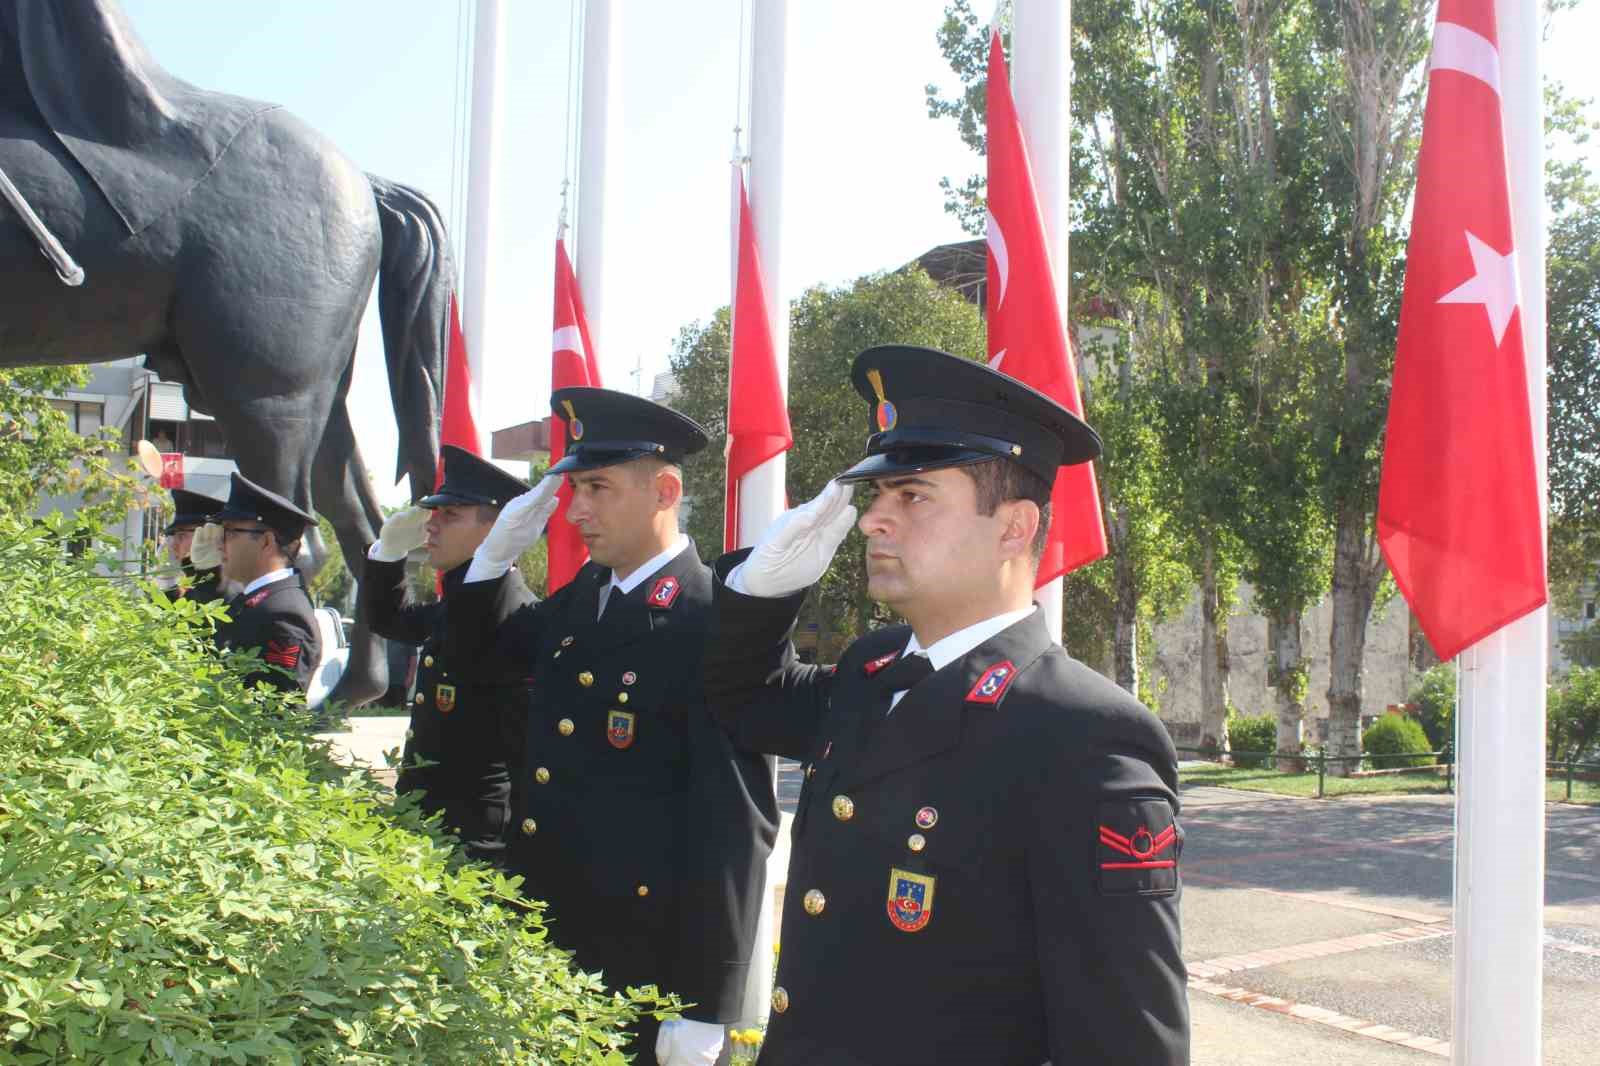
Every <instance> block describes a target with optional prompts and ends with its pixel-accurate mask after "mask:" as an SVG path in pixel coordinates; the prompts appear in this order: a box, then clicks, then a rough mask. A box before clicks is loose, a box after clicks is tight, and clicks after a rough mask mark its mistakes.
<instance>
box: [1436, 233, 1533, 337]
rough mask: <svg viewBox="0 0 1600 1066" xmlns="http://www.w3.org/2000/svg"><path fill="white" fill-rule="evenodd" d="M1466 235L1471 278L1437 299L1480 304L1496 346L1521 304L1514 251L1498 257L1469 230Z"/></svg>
mask: <svg viewBox="0 0 1600 1066" xmlns="http://www.w3.org/2000/svg"><path fill="white" fill-rule="evenodd" d="M1466 233H1467V248H1468V249H1470V250H1471V252H1472V269H1473V272H1474V273H1473V276H1472V277H1470V278H1468V279H1467V280H1466V281H1464V282H1462V283H1461V284H1460V285H1458V286H1456V287H1455V288H1454V289H1451V290H1450V291H1449V292H1447V293H1445V294H1444V295H1443V296H1441V297H1439V302H1440V303H1442V304H1482V305H1483V309H1484V310H1485V311H1487V312H1488V314H1489V325H1490V327H1491V328H1493V329H1494V343H1495V346H1496V347H1499V345H1500V340H1501V338H1503V337H1504V336H1505V335H1506V326H1508V325H1510V324H1511V312H1513V311H1515V310H1516V309H1517V307H1518V305H1519V304H1520V303H1521V302H1522V301H1521V297H1520V294H1519V289H1518V282H1517V252H1516V249H1512V250H1511V251H1509V252H1507V253H1506V254H1505V255H1501V254H1500V253H1499V252H1497V251H1495V250H1494V249H1493V248H1491V247H1489V245H1487V244H1485V243H1484V242H1483V241H1481V240H1479V239H1478V237H1477V235H1476V234H1474V233H1473V232H1472V231H1471V230H1468V231H1466Z"/></svg>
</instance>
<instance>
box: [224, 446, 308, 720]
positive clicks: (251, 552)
mask: <svg viewBox="0 0 1600 1066" xmlns="http://www.w3.org/2000/svg"><path fill="white" fill-rule="evenodd" d="M214 521H216V522H218V523H220V524H221V526H222V576H223V579H224V580H227V581H232V582H235V583H237V584H238V585H240V586H242V588H241V590H240V591H239V593H238V594H237V595H236V596H234V597H233V598H231V599H230V600H228V618H229V621H227V622H224V623H222V624H220V625H218V626H217V646H218V647H219V648H220V649H221V650H223V651H238V650H243V649H247V648H255V649H256V650H257V651H258V652H259V654H260V656H261V662H262V669H260V670H257V671H255V672H253V673H251V674H250V675H249V677H248V678H247V679H246V680H247V682H248V683H251V684H254V683H255V682H258V681H260V682H265V683H266V684H268V685H271V686H272V687H274V688H276V689H279V690H281V691H284V692H289V691H294V690H297V689H298V690H299V691H300V692H301V693H304V692H305V691H306V689H307V688H308V687H309V686H310V684H311V675H312V674H313V673H314V672H315V670H316V668H317V663H318V662H319V661H320V659H321V640H320V638H319V637H318V635H317V624H316V619H315V616H314V614H313V612H312V608H311V598H310V597H309V596H307V595H306V587H305V583H304V582H303V581H302V580H301V578H300V573H299V571H297V570H296V569H295V568H294V559H295V557H296V556H297V555H298V554H299V553H300V542H301V539H302V538H303V537H304V536H305V532H306V527H307V526H310V525H311V524H312V523H313V522H315V521H316V519H314V518H312V517H311V516H310V515H309V514H307V513H306V512H305V511H303V510H301V509H300V508H299V507H296V506H295V505H294V504H293V503H291V502H289V501H288V500H286V499H284V498H283V497H282V496H279V495H278V494H277V493H275V492H272V491H270V490H268V489H265V488H262V487H261V486H260V485H257V484H255V483H254V482H252V481H251V480H250V479H249V478H246V477H245V476H244V475H243V474H239V473H235V474H234V475H233V479H232V483H231V491H230V492H229V494H228V503H227V505H226V506H225V507H223V509H222V510H221V511H220V512H218V513H217V515H216V516H215V519H214Z"/></svg>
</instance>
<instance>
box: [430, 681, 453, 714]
mask: <svg viewBox="0 0 1600 1066" xmlns="http://www.w3.org/2000/svg"><path fill="white" fill-rule="evenodd" d="M433 705H434V706H435V707H437V708H439V713H440V714H449V713H450V712H451V711H453V710H455V709H456V687H455V686H454V685H438V686H436V687H435V688H434V690H433Z"/></svg>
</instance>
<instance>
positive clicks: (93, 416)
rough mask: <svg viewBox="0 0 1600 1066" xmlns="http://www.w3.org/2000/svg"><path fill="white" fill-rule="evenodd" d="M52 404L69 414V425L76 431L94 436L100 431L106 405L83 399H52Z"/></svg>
mask: <svg viewBox="0 0 1600 1066" xmlns="http://www.w3.org/2000/svg"><path fill="white" fill-rule="evenodd" d="M50 406H51V407H54V408H55V409H56V410H57V411H60V412H61V413H62V414H64V415H66V416H67V425H68V426H70V427H72V431H73V432H74V433H77V434H79V435H80V436H84V437H92V436H94V435H95V434H97V433H99V432H100V426H101V420H102V416H103V415H104V412H105V405H104V404H98V403H88V402H85V401H82V400H51V401H50Z"/></svg>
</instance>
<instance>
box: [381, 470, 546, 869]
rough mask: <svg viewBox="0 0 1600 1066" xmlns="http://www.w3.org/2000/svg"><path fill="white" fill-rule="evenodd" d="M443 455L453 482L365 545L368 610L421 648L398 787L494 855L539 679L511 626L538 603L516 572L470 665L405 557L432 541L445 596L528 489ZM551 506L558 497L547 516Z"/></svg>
mask: <svg viewBox="0 0 1600 1066" xmlns="http://www.w3.org/2000/svg"><path fill="white" fill-rule="evenodd" d="M440 451H441V454H442V457H443V460H444V482H443V483H442V484H441V485H440V486H439V490H438V491H437V492H435V493H434V494H433V495H431V496H425V497H423V498H422V500H421V501H420V503H419V504H418V505H417V506H415V507H409V508H406V509H405V510H403V511H400V512H398V513H396V514H394V515H392V516H390V518H389V519H388V521H386V522H384V524H383V530H382V532H381V533H380V534H379V537H378V542H377V543H376V544H374V545H373V546H372V547H371V548H370V549H369V550H368V552H367V562H366V567H365V569H364V571H363V573H362V578H361V593H360V596H361V611H362V615H363V617H365V618H368V619H370V620H371V623H372V629H373V632H375V633H377V634H378V635H379V636H383V637H387V638H388V639H390V640H398V641H403V642H404V643H407V644H420V645H422V651H421V655H422V658H421V661H420V662H419V663H418V667H417V683H416V694H415V695H414V696H413V697H412V708H411V728H410V729H408V730H406V746H405V755H404V758H403V761H402V765H401V770H400V778H399V781H398V782H396V784H395V791H396V792H398V793H399V794H401V795H405V794H407V793H410V792H421V794H422V797H421V806H422V809H423V810H425V811H428V812H430V813H432V812H441V813H442V815H443V824H444V825H445V827H446V828H448V829H450V830H452V831H454V832H455V833H456V834H457V835H459V836H460V837H461V840H462V842H463V844H465V846H466V850H467V854H469V855H471V856H472V857H474V858H479V859H488V860H497V859H499V858H500V854H501V852H502V851H503V850H504V848H505V830H506V824H507V822H508V820H509V819H510V817H511V773H512V768H513V767H515V766H517V765H518V764H519V763H520V761H521V755H522V741H523V722H524V720H525V718H526V716H527V713H528V707H527V701H528V693H529V681H530V676H529V675H530V664H529V663H528V662H527V661H526V658H525V656H524V655H523V654H522V641H521V639H520V637H521V635H522V634H521V632H520V630H519V629H518V628H517V626H516V625H515V624H506V623H507V620H508V618H509V617H510V616H511V615H512V614H514V613H515V612H516V611H517V610H518V609H520V608H523V607H527V606H530V605H532V604H533V603H534V602H536V601H535V598H534V595H533V593H532V592H530V591H529V590H528V586H527V584H526V583H525V582H524V581H523V579H522V575H521V574H520V573H519V572H518V571H517V570H516V569H515V568H513V569H511V570H509V571H508V572H507V573H506V575H505V578H504V579H503V585H502V587H501V589H500V590H499V593H500V594H499V597H498V598H497V600H496V602H495V605H494V613H493V614H492V615H491V616H489V617H488V618H486V619H484V621H485V622H487V623H489V624H490V625H492V626H493V628H494V636H493V641H492V643H491V644H490V645H489V646H488V647H486V648H482V649H475V650H474V652H473V654H472V655H471V656H470V659H471V662H472V666H471V669H470V670H467V669H462V667H461V662H462V661H463V657H462V656H461V655H460V654H458V653H457V651H456V650H455V646H454V644H453V643H452V640H451V637H452V633H451V631H450V628H449V626H448V625H447V624H446V615H445V607H444V603H443V602H442V601H440V602H435V603H413V604H407V603H406V564H405V560H406V556H408V555H409V554H410V553H411V552H412V551H413V550H415V549H417V548H420V547H423V546H426V547H427V549H428V562H430V563H431V564H432V565H433V567H434V568H435V569H436V570H438V571H439V574H440V575H441V586H442V593H443V597H444V598H445V599H448V598H449V597H452V596H454V595H456V594H457V592H458V591H459V590H460V588H461V582H462V580H463V579H464V578H465V577H466V572H467V567H468V565H469V564H470V563H471V562H472V553H473V552H474V551H476V550H477V548H478V545H480V544H482V543H483V539H484V537H486V536H488V534H489V530H490V529H492V528H493V527H494V520H495V519H496V518H498V517H499V516H500V509H501V508H502V507H504V506H505V505H506V504H507V503H509V502H510V501H511V500H513V499H516V498H517V497H518V496H521V495H523V494H524V493H526V492H527V491H528V486H527V485H526V484H524V483H523V482H522V481H520V480H519V479H517V478H515V477H512V476H511V475H510V474H508V473H506V472H505V471H504V470H501V469H500V468H499V467H498V466H496V465H495V464H494V463H492V462H489V461H488V460H486V459H480V458H479V457H478V456H476V455H473V454H472V453H471V452H467V451H463V450H462V449H460V448H457V447H454V446H452V445H449V444H447V445H445V446H444V447H443V448H442V449H440ZM550 495H551V496H552V497H553V495H554V494H553V493H551V494H550ZM554 509H555V503H554V499H553V498H552V499H551V501H550V503H549V506H548V510H547V512H546V514H547V515H548V511H549V510H554Z"/></svg>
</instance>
